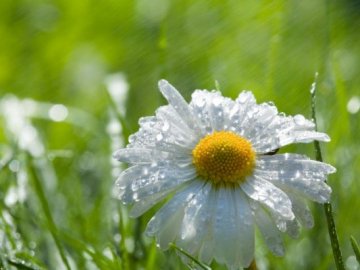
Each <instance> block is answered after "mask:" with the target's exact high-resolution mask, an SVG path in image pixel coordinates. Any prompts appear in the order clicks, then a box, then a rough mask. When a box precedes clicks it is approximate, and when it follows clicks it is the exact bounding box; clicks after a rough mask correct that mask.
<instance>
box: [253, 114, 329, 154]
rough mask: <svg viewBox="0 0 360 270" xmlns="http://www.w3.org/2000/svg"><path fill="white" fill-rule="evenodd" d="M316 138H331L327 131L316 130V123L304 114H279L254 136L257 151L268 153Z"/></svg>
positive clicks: (322, 139) (325, 139) (323, 139)
mask: <svg viewBox="0 0 360 270" xmlns="http://www.w3.org/2000/svg"><path fill="white" fill-rule="evenodd" d="M314 140H318V141H325V142H328V141H330V138H329V136H328V135H326V134H325V133H321V132H316V131H315V125H314V123H313V122H311V121H309V120H307V119H305V118H304V117H303V116H302V115H295V116H283V115H277V116H276V117H274V118H273V120H272V121H271V123H270V124H268V125H267V126H264V129H263V130H259V132H258V134H257V136H256V137H254V138H252V142H253V147H254V148H255V150H256V152H257V153H268V152H271V151H273V150H276V149H278V148H280V147H283V146H285V145H288V144H291V143H308V142H312V141H314Z"/></svg>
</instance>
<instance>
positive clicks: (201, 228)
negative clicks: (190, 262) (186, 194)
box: [176, 183, 213, 256]
mask: <svg viewBox="0 0 360 270" xmlns="http://www.w3.org/2000/svg"><path fill="white" fill-rule="evenodd" d="M211 188H212V187H211V184H210V183H207V184H206V185H205V186H204V187H203V188H202V189H201V190H200V191H199V192H198V193H197V194H196V195H195V196H194V198H193V199H192V200H191V201H190V202H189V203H188V205H187V206H186V208H185V214H184V218H183V221H182V226H181V234H180V235H181V237H180V238H179V239H178V240H177V242H176V244H177V245H178V246H179V247H181V248H183V249H184V250H186V251H187V252H188V253H190V254H193V255H194V256H195V255H196V254H197V253H198V251H199V249H200V247H201V245H202V241H203V239H204V238H205V237H206V234H207V233H208V231H209V223H210V221H211V219H212V216H213V215H212V212H213V211H212V209H210V207H209V206H210V205H211V201H210V192H211Z"/></svg>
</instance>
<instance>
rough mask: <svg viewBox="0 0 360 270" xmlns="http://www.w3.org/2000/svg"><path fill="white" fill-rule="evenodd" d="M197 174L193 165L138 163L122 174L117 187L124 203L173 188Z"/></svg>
mask: <svg viewBox="0 0 360 270" xmlns="http://www.w3.org/2000/svg"><path fill="white" fill-rule="evenodd" d="M195 176H196V172H195V169H194V168H193V166H192V165H188V166H184V167H180V166H177V165H175V164H166V163H165V164H163V163H153V164H151V165H149V166H147V165H136V166H133V167H130V168H129V169H127V170H125V171H124V172H123V173H122V174H121V175H120V177H119V179H118V180H117V181H116V184H115V187H116V188H117V191H118V196H119V198H120V199H121V200H122V201H123V202H124V203H132V202H135V201H139V200H142V199H144V198H146V197H147V196H152V195H154V194H156V193H158V192H162V191H165V190H172V189H173V188H175V187H176V186H179V185H181V184H182V183H184V182H186V181H189V180H192V179H194V178H195Z"/></svg>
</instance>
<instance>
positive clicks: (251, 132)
mask: <svg viewBox="0 0 360 270" xmlns="http://www.w3.org/2000/svg"><path fill="white" fill-rule="evenodd" d="M277 113H278V111H277V109H276V107H275V106H273V105H271V104H269V103H263V104H259V105H257V104H254V105H252V106H251V107H250V108H248V109H247V111H246V112H245V113H244V116H242V121H241V124H240V125H236V123H234V124H233V125H235V126H236V130H237V132H238V133H239V134H241V135H242V136H244V137H245V138H247V139H249V140H250V141H251V142H252V143H255V142H256V140H254V138H257V136H259V134H262V132H263V130H264V129H265V128H266V127H267V126H268V125H269V124H270V123H271V122H272V121H273V118H274V117H275V116H276V115H277Z"/></svg>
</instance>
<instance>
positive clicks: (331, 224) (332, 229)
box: [310, 73, 345, 270]
mask: <svg viewBox="0 0 360 270" xmlns="http://www.w3.org/2000/svg"><path fill="white" fill-rule="evenodd" d="M317 77H318V73H316V74H315V81H314V83H313V84H312V86H311V90H310V93H311V114H312V119H313V121H314V124H315V130H317V122H316V112H315V105H316V102H315V97H316V82H317ZM314 147H315V156H316V160H317V161H320V162H322V161H323V158H322V154H321V149H320V144H319V141H314ZM324 211H325V216H326V221H327V226H328V232H329V236H330V241H331V247H332V251H333V256H334V260H335V264H336V268H337V269H338V270H345V267H344V261H343V258H342V255H341V250H340V245H339V240H338V236H337V232H336V225H335V220H334V216H333V213H332V205H331V203H330V202H327V203H325V204H324Z"/></svg>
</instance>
